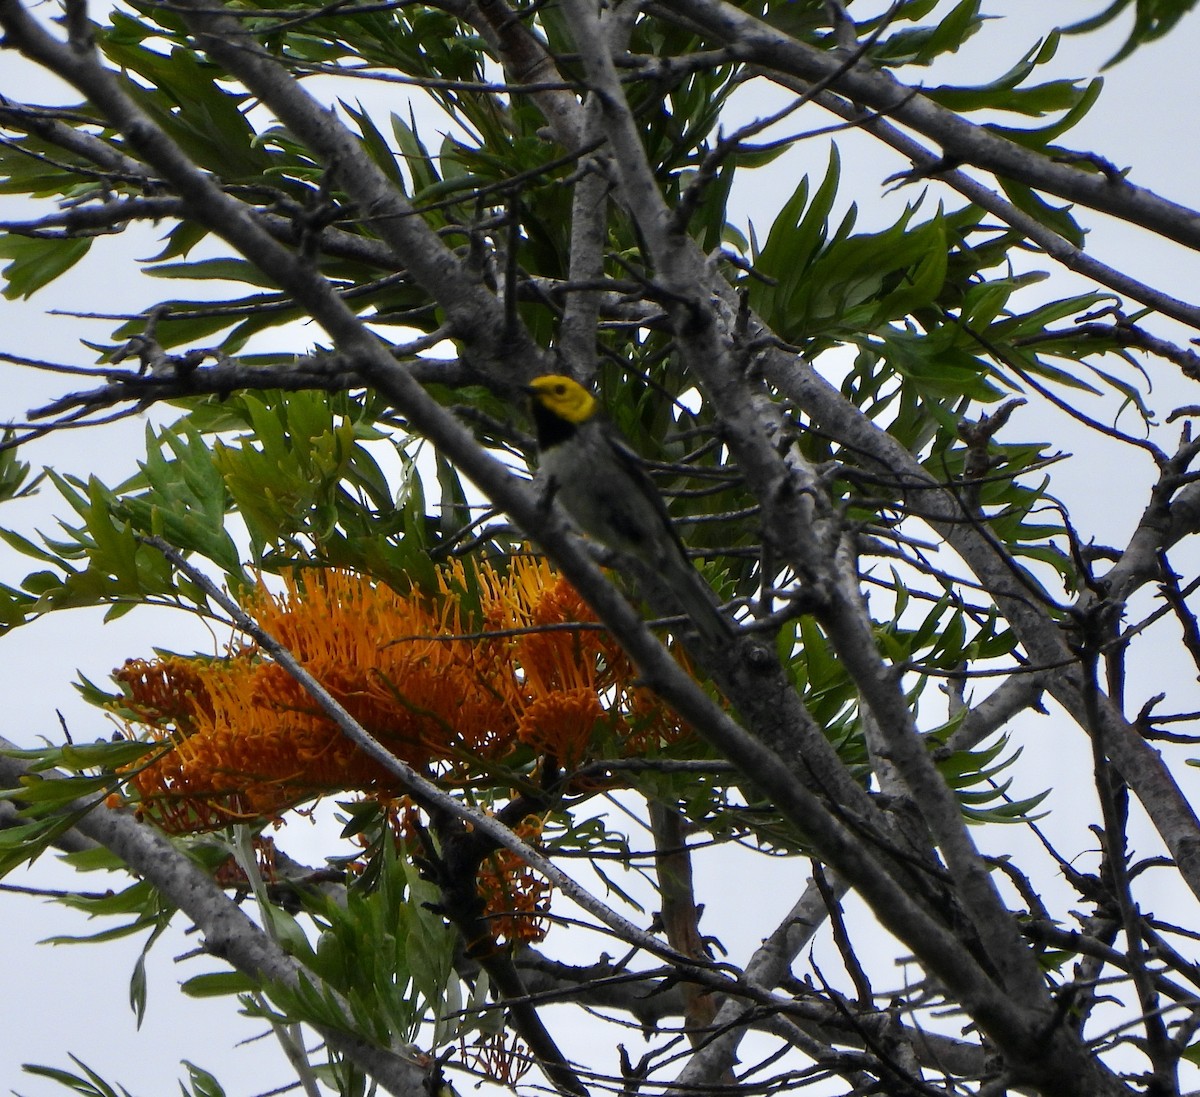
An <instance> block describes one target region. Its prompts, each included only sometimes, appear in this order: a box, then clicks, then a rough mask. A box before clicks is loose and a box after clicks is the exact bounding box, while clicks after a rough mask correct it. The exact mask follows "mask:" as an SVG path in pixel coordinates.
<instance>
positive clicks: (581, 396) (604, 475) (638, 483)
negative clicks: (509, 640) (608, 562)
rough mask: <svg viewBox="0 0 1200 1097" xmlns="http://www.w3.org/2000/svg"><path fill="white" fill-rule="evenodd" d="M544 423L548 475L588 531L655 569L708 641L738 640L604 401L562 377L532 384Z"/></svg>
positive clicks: (540, 428) (654, 578) (536, 412)
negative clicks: (605, 409) (606, 411)
mask: <svg viewBox="0 0 1200 1097" xmlns="http://www.w3.org/2000/svg"><path fill="white" fill-rule="evenodd" d="M527 391H528V393H529V396H530V397H531V403H532V407H533V419H534V422H535V423H536V424H537V432H538V449H539V451H540V454H541V466H540V467H541V476H542V478H543V480H544V482H545V484H546V487H547V491H548V492H550V493H552V494H553V496H554V497H557V498H558V500H559V501H560V502H561V503H562V505H563V507H564V508H566V511H567V513H568V514H569V515H570V516H571V517H572V518H573V519H574V520H575V523H576V524H577V525H578V526H579V528H580V529H581V530H582V531H583V532H584V533H586V534H588V535H590V536H592V537H594V538H595V539H596V540H597V541H599V542H600V543H601V544H603V545H605V546H606V547H608V548H610V549H612V550H613V551H614V552H618V553H622V554H625V555H627V556H630V557H633V558H634V559H635V560H637V561H639V562H640V563H641V564H643V565H645V567H646V568H648V569H649V572H648V573H647V576H646V578H647V580H648V581H651V582H658V583H660V584H661V585H662V586H663V587H665V588H666V590H667V591H668V592H669V593H670V595H671V598H672V599H673V601H674V602H675V603H676V605H677V607H678V608H679V609H680V610H682V611H684V612H685V613H686V614H687V615H688V617H689V618H690V620H691V622H692V624H693V626H694V627H695V628H696V630H697V631H698V632H699V633H700V635H701V636H702V637H703V638H704V640H705V641H706V642H708V643H709V644H714V645H723V644H726V643H728V642H729V640H730V639H731V638H732V635H733V631H732V629H731V627H730V624H729V622H728V621H727V620H726V619H725V618H724V617H722V616H721V613H720V611H719V610H718V608H717V600H716V596H715V595H714V594H713V591H712V588H711V587H709V585H708V584H707V583H706V582H705V581H704V579H703V578H702V577H701V575H700V573H699V572H698V571H696V569H695V568H694V567H692V565H691V562H690V561H689V560H688V558H687V554H686V553H685V552H684V548H683V543H682V542H681V541H680V540H679V535H678V534H677V533H676V532H675V527H674V526H673V525H672V524H671V517H670V515H669V514H668V513H667V508H666V504H665V503H663V500H662V497H661V496H660V495H659V494H658V491H657V490H656V489H655V487H654V485H653V484H652V483H651V482H650V479H649V477H648V476H647V475H646V474H645V472H644V471H643V470H642V467H641V464H640V462H639V460H638V457H637V455H636V454H635V453H634V452H633V451H632V450H631V449H630V448H629V446H628V445H627V444H626V443H625V441H624V440H623V439H622V438H621V437H620V436H619V435H618V434H617V432H616V429H615V428H614V427H613V425H612V424H611V423H610V422H608V420H607V419H605V417H604V416H603V414H602V413H601V411H600V405H599V403H598V402H597V400H596V398H595V397H594V396H593V395H592V394H591V393H590V392H588V391H587V389H585V388H584V387H583V386H582V385H580V384H579V383H578V382H576V381H573V380H572V379H571V378H570V377H564V376H561V375H559V374H547V375H546V376H544V377H538V378H536V379H535V380H534V381H533V383H532V384H531V385H530V386H529V387H528V390H527Z"/></svg>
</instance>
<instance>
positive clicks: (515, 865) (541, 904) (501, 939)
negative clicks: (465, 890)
mask: <svg viewBox="0 0 1200 1097" xmlns="http://www.w3.org/2000/svg"><path fill="white" fill-rule="evenodd" d="M513 831H514V833H515V834H517V835H519V836H520V837H521V838H523V839H524V840H525V841H526V842H530V843H532V844H535V845H536V844H537V842H538V840H539V839H540V838H541V834H542V821H541V820H540V819H538V818H536V817H535V816H530V817H529V818H527V819H526V820H525V821H524V822H523V823H521V824H520V825H518V826H516V827H514V828H513ZM476 884H477V885H478V887H479V894H480V896H481V897H482V899H483V904H484V914H485V915H486V917H487V919H488V923H489V925H490V927H491V931H492V938H493V940H494V941H495V942H496V944H497V945H498V946H499V945H505V944H512V945H520V944H525V943H528V944H536V943H537V942H538V941H541V940H542V939H543V938H544V937H545V936H546V933H547V932H548V931H549V928H550V925H549V922H548V921H547V915H548V914H549V913H550V892H551V890H552V889H551V886H550V883H549V881H547V880H546V879H545V878H544V877H542V876H539V875H538V874H537V873H536V872H534V871H533V869H531V868H530V867H529V866H528V865H527V864H525V862H524V861H522V860H521V858H520V857H518V856H517V855H516V854H515V853H513V852H512V851H511V850H508V849H498V850H495V851H494V852H492V853H490V854H489V855H488V856H487V857H486V858H484V861H483V864H482V865H480V866H479V872H478V874H477V875H476Z"/></svg>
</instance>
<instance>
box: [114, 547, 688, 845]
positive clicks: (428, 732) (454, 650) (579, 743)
mask: <svg viewBox="0 0 1200 1097" xmlns="http://www.w3.org/2000/svg"><path fill="white" fill-rule="evenodd" d="M285 586H286V589H285V591H284V592H283V593H282V594H280V595H273V594H271V593H269V592H268V591H267V590H266V588H265V587H260V588H259V589H258V591H257V592H256V593H255V594H254V595H253V596H252V597H251V598H250V599H249V600H248V602H247V604H246V607H245V608H246V610H247V612H248V613H250V614H251V616H253V617H254V618H255V620H256V621H258V623H259V624H260V625H262V627H263V628H264V629H265V630H266V631H267V632H269V633H270V634H271V635H272V636H274V637H275V638H276V639H277V640H279V641H280V642H281V643H282V644H284V645H285V646H286V647H287V648H288V649H289V650H290V651H291V652H292V653H293V654H294V655H295V656H296V657H297V658H298V659H299V660H300V661H301V662H302V663H303V664H304V666H305V667H306V669H307V670H308V671H309V672H310V673H312V674H313V675H314V676H315V677H316V678H317V679H318V680H319V681H320V682H321V683H322V684H323V685H324V686H325V688H326V689H328V690H329V691H330V693H331V694H332V695H333V696H334V697H336V698H337V700H338V701H339V702H340V703H341V704H342V705H343V706H344V707H345V708H346V709H347V710H348V711H349V712H350V714H351V715H352V716H353V717H354V718H355V719H356V720H357V721H358V722H359V723H361V724H362V725H363V727H365V728H366V729H367V731H369V732H370V733H371V734H372V735H374V736H375V737H376V738H377V739H378V740H379V741H380V742H381V743H383V744H384V745H385V746H386V747H387V748H388V750H390V751H391V752H392V753H393V754H395V755H396V756H397V757H398V758H401V759H403V760H404V761H406V762H408V763H409V764H410V765H412V766H414V767H418V768H422V769H425V770H427V771H432V772H433V773H434V774H435V775H436V776H439V777H443V778H446V779H448V780H452V781H466V780H469V779H470V777H471V775H472V774H473V773H478V772H479V768H480V763H488V762H495V761H500V760H503V759H506V758H508V757H510V756H511V755H513V754H514V753H515V752H517V751H518V750H520V749H522V748H525V749H527V750H530V751H532V753H534V754H537V755H551V756H553V757H554V759H555V760H556V762H557V763H558V764H559V765H561V766H564V767H567V768H573V767H575V766H577V765H578V764H579V763H580V762H582V761H584V760H585V759H586V758H587V757H588V756H589V752H590V751H592V750H594V749H595V745H594V744H596V743H598V742H605V740H607V741H606V742H605V747H606V749H608V750H617V751H620V752H621V753H642V752H644V751H646V750H647V749H652V747H653V746H654V745H656V744H658V743H661V742H664V741H670V740H673V739H676V738H678V737H679V736H680V734H681V729H680V728H679V726H678V724H677V723H676V722H675V721H674V719H673V718H672V717H671V715H670V714H669V713H667V712H666V711H665V710H664V709H663V708H662V706H661V705H658V704H656V703H654V702H653V701H652V700H651V699H650V697H649V695H648V694H647V693H646V691H644V690H641V689H639V688H638V687H636V686H635V685H634V678H635V675H634V671H633V667H632V666H631V664H630V663H629V661H628V659H627V658H626V657H625V656H624V654H623V653H622V652H621V650H620V649H619V648H618V646H617V645H616V644H615V642H614V641H613V640H612V639H611V637H610V636H609V635H608V634H607V633H605V632H603V631H602V630H599V629H587V628H582V629H578V628H569V627H567V628H563V627H561V626H564V625H569V624H570V623H573V622H574V623H577V622H588V621H593V620H594V617H593V615H592V614H591V612H590V611H589V610H588V608H587V606H586V604H585V603H584V602H583V600H582V599H581V598H580V597H579V595H578V594H577V593H576V592H575V591H574V589H573V588H572V587H571V586H570V585H569V584H568V583H567V582H566V581H565V580H564V579H562V578H561V577H559V576H557V575H556V574H555V573H554V572H553V571H551V569H550V568H549V566H548V565H547V564H546V563H545V562H544V561H539V560H533V559H529V558H524V557H522V558H518V559H515V560H514V561H513V563H512V566H511V567H510V569H509V570H508V571H507V572H506V573H500V572H498V571H497V570H496V569H495V568H493V567H492V566H491V565H490V564H486V563H484V564H479V565H475V566H474V567H473V569H472V571H471V572H470V573H469V574H468V572H467V571H466V568H465V567H464V565H463V564H462V563H461V562H455V563H452V564H449V565H446V566H444V567H442V568H441V569H439V571H438V591H437V593H436V594H433V595H426V594H422V593H420V592H418V591H415V590H413V591H410V592H407V593H405V594H400V593H398V592H396V591H394V590H392V589H391V588H390V587H387V586H385V585H383V584H381V583H376V582H374V581H372V580H370V579H368V578H366V577H364V576H361V575H356V574H349V573H346V572H338V571H318V570H311V571H307V572H304V573H302V574H299V575H293V576H291V577H289V578H287V579H286V580H285ZM475 605H477V610H473V611H470V610H468V608H467V607H468V606H475ZM114 677H115V678H116V680H117V681H118V682H120V683H122V684H123V686H124V692H125V696H124V697H123V698H122V704H121V708H122V709H123V710H124V711H125V712H126V713H127V714H128V715H129V716H131V717H132V721H133V722H134V723H137V724H141V725H142V726H144V727H146V728H147V729H148V730H149V733H150V735H151V736H153V737H154V738H157V739H159V740H160V741H163V742H165V743H170V744H171V745H172V746H173V749H171V750H169V751H167V752H165V753H164V754H163V755H160V756H157V757H156V758H155V759H154V760H152V761H151V762H149V763H148V764H145V765H144V766H142V767H141V768H140V769H138V768H134V769H132V770H131V771H130V773H129V775H128V776H129V782H130V785H131V786H132V792H133V796H134V798H135V799H136V800H138V801H139V802H140V804H141V808H142V810H143V811H146V812H148V813H149V814H151V815H152V816H153V817H154V818H155V819H156V821H158V822H160V823H161V824H162V825H163V826H164V827H165V828H166V829H168V830H172V831H176V832H195V831H200V830H205V829H211V828H214V827H218V826H222V825H225V824H226V823H228V822H229V821H231V820H234V819H264V818H266V819H270V818H276V817H278V816H279V815H280V814H281V813H282V812H284V811H286V810H288V809H290V808H292V807H294V806H296V805H297V804H300V803H302V802H304V801H306V800H310V799H313V798H315V797H318V796H321V795H324V794H327V793H331V792H343V791H347V790H351V789H353V790H360V791H364V792H367V793H370V794H374V795H379V796H392V795H395V794H397V793H398V792H399V791H400V789H399V787H398V785H397V783H396V780H395V778H394V777H393V776H392V775H391V774H390V773H389V772H388V771H387V770H386V769H385V768H384V767H382V766H380V765H379V764H378V763H376V762H375V761H373V760H372V759H371V758H369V757H367V755H365V754H364V753H363V752H362V751H361V750H359V748H358V747H357V746H355V745H354V744H353V743H352V742H351V741H350V740H348V739H346V738H345V737H344V736H343V735H342V734H341V732H340V731H339V730H338V728H337V727H336V725H335V724H334V723H333V722H332V721H331V720H329V719H328V718H327V717H326V716H325V715H324V714H323V713H322V712H321V711H320V710H319V709H318V707H317V705H316V703H315V702H314V701H313V700H312V698H311V697H309V695H308V694H307V693H306V692H305V691H304V689H303V688H302V687H301V686H300V685H299V684H298V683H297V682H296V681H295V680H294V679H292V678H291V676H290V675H288V674H287V672H286V671H284V670H283V669H282V668H281V667H278V666H276V665H275V664H274V663H273V662H271V661H270V660H269V659H267V658H266V657H264V656H263V655H262V654H261V653H260V652H258V651H257V650H255V649H253V648H250V649H240V650H238V651H236V652H234V653H233V654H231V655H230V656H229V657H228V658H226V659H215V660H214V659H207V660H205V659H184V658H180V657H170V658H165V659H161V660H156V661H153V662H143V661H131V662H129V663H127V664H126V665H125V667H123V668H121V669H120V670H118V671H115V672H114Z"/></svg>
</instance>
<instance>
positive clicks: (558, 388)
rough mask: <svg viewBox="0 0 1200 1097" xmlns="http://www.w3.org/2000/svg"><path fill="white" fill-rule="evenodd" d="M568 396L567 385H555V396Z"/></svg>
mask: <svg viewBox="0 0 1200 1097" xmlns="http://www.w3.org/2000/svg"><path fill="white" fill-rule="evenodd" d="M566 394H567V386H566V385H555V386H554V395H555V396H566Z"/></svg>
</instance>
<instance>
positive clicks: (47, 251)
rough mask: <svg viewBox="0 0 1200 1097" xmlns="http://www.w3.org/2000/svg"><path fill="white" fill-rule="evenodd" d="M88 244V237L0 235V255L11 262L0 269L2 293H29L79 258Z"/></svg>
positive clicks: (10, 296) (13, 297) (12, 295)
mask: <svg viewBox="0 0 1200 1097" xmlns="http://www.w3.org/2000/svg"><path fill="white" fill-rule="evenodd" d="M91 246H92V240H91V237H86V236H84V237H79V238H78V239H62V238H59V237H33V236H16V235H13V234H11V233H10V234H9V235H6V236H0V258H4V259H10V260H11V262H10V263H9V264H8V265H7V266H6V267H5V268H4V269H3V270H2V271H0V276H2V277H3V278H4V280H5V283H6V284H5V287H4V296H5V297H6V298H7V299H8V300H10V301H13V300H16V299H17V298H18V297H31V296H33V294H35V293H36V292H37V291H38V290H39V289H41V288H42V287H43V286H47V285H49V284H50V283H51V282H53V281H54V280H55V279H56V278H57V277H58V276H59V275H61V274H65V273H66V272H67V271H69V270H70V269H71V268H72V267H73V266H74V265H75V264H76V263H78V262H79V260H80V259H82V258H83V257H84V256H85V255H86V254H87V253H88V249H89V248H90V247H91Z"/></svg>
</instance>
